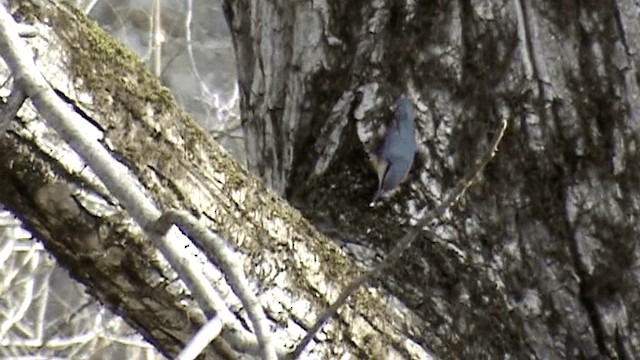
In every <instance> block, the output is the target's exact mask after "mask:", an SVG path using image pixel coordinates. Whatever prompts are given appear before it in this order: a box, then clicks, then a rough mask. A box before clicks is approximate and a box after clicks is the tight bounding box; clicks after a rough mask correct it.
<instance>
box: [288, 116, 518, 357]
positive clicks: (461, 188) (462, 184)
mask: <svg viewBox="0 0 640 360" xmlns="http://www.w3.org/2000/svg"><path fill="white" fill-rule="evenodd" d="M506 129H507V120H502V124H501V126H500V129H499V130H498V131H497V132H496V135H495V136H494V138H493V140H492V143H491V148H490V149H489V150H488V151H487V152H486V153H485V154H484V156H482V158H480V161H478V163H477V164H476V165H475V166H474V167H473V169H471V171H469V172H468V173H467V175H466V176H465V177H464V178H462V179H461V180H460V181H459V182H458V183H457V185H456V187H455V188H453V190H452V191H451V192H450V195H449V196H448V197H447V198H446V199H445V200H444V201H443V202H442V204H440V205H439V206H438V207H436V208H435V209H433V210H431V211H430V212H428V213H427V214H426V215H424V216H423V217H422V219H420V220H419V221H418V223H417V224H416V225H415V226H413V227H412V228H411V229H409V230H408V231H407V233H406V234H405V235H404V236H403V237H402V239H401V240H400V242H399V243H398V244H397V245H396V247H395V248H394V249H393V250H392V251H391V253H389V255H388V256H387V257H386V258H385V259H384V260H382V261H381V262H380V263H379V264H378V265H377V266H376V267H375V268H373V269H372V270H371V271H369V272H367V273H365V274H362V275H361V276H360V277H358V278H356V279H355V280H352V281H351V282H350V283H349V284H348V285H347V286H346V287H345V288H344V289H343V290H342V292H341V293H340V295H339V296H338V299H336V301H334V303H333V304H331V306H329V307H328V308H327V309H326V310H325V311H324V312H323V313H322V315H320V317H319V318H318V320H316V322H315V324H313V326H312V327H311V328H310V329H309V331H307V334H306V335H305V337H304V338H303V339H302V340H301V341H300V344H299V345H298V347H297V348H296V349H295V350H294V351H293V352H292V353H291V357H290V358H291V359H297V358H298V357H299V356H300V355H301V354H302V352H303V351H304V349H305V347H306V346H307V345H308V344H309V343H310V342H311V339H313V337H314V336H315V334H316V333H317V332H318V331H319V330H320V328H322V327H323V326H324V324H325V323H326V322H327V320H329V319H330V318H331V317H332V316H333V315H334V314H335V313H336V311H338V309H339V308H340V307H341V306H342V305H343V304H344V303H345V302H346V301H347V299H348V298H349V296H351V295H352V294H353V293H354V292H355V291H356V290H357V289H358V288H359V287H360V286H362V285H363V284H365V283H367V282H368V281H370V280H372V279H374V278H376V277H377V276H378V274H380V272H381V271H382V270H384V269H386V268H387V267H389V266H390V265H392V264H393V263H395V262H396V261H397V260H398V259H399V258H400V256H402V253H403V252H404V251H405V250H406V249H408V248H409V247H410V246H411V243H412V242H413V240H415V238H416V236H417V235H418V233H419V232H420V231H422V228H423V227H425V226H426V225H428V224H429V223H430V222H431V221H433V220H434V219H436V218H438V217H440V216H442V215H443V214H444V213H445V212H446V211H447V209H449V207H451V205H453V203H455V202H456V201H458V199H459V198H460V197H461V196H462V195H463V194H464V192H465V191H466V190H467V189H468V188H469V187H470V186H471V185H472V184H473V181H474V179H475V178H476V177H477V176H478V175H479V174H480V172H481V171H482V169H484V167H485V166H486V165H487V164H488V163H489V161H490V160H491V159H492V158H493V157H494V156H495V153H496V151H497V150H498V145H499V144H500V141H501V140H502V137H503V136H504V132H505V130H506Z"/></svg>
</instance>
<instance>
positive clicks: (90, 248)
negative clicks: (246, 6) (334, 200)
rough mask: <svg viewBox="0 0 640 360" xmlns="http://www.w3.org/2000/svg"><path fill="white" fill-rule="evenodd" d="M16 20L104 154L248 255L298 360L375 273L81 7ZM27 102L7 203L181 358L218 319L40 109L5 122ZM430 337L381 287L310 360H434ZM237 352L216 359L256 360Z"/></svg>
mask: <svg viewBox="0 0 640 360" xmlns="http://www.w3.org/2000/svg"><path fill="white" fill-rule="evenodd" d="M9 9H10V10H11V12H12V14H13V16H14V18H15V19H16V20H18V21H19V22H21V23H25V24H31V25H33V28H34V29H35V34H36V35H35V36H34V37H32V38H27V39H24V40H25V41H27V42H28V46H29V47H30V50H32V51H33V54H34V59H35V61H36V65H37V66H38V67H39V69H40V71H41V72H42V74H43V76H44V77H45V78H46V79H47V81H49V83H50V84H51V86H52V87H53V88H55V89H56V90H57V91H58V93H59V94H60V96H61V98H63V99H65V100H66V101H68V103H69V108H70V109H71V110H73V111H76V112H78V113H79V114H81V115H82V117H83V118H85V119H86V120H87V122H88V123H90V124H91V125H92V126H93V128H95V129H97V131H100V132H101V136H103V137H104V138H103V140H102V144H103V145H104V146H105V147H107V148H108V149H109V150H110V151H111V152H112V153H113V155H114V156H115V157H116V158H117V159H119V160H120V161H121V162H122V163H123V164H126V165H127V166H128V168H129V169H130V171H131V172H132V173H133V174H135V175H136V176H137V178H138V179H139V180H140V182H141V183H142V185H143V186H144V191H145V192H146V193H147V194H149V196H150V197H151V198H153V200H154V202H155V203H156V204H157V205H158V206H159V207H160V208H162V209H177V210H187V211H189V212H190V213H192V214H194V216H197V217H198V218H200V220H201V221H202V222H203V223H204V224H206V225H207V227H208V228H209V229H211V230H213V231H215V232H216V233H218V234H219V235H221V236H222V237H224V238H225V239H226V240H228V241H229V242H230V243H231V244H232V245H233V246H234V249H235V251H236V252H237V254H238V259H237V261H238V262H239V263H241V264H242V265H243V267H244V269H245V271H246V273H247V275H248V277H249V278H250V279H251V280H252V283H253V285H254V287H255V289H256V292H257V293H258V295H259V298H260V302H261V304H262V305H263V306H264V307H265V310H266V311H267V313H268V316H269V318H270V320H271V324H270V325H271V327H272V329H274V330H277V335H274V341H277V343H278V345H279V346H288V347H289V348H292V347H293V346H294V345H295V344H296V342H297V341H298V340H299V339H300V338H301V337H302V336H303V335H304V329H305V328H306V327H308V326H310V325H311V324H312V322H313V320H314V319H315V317H316V316H317V314H319V313H320V312H321V311H322V310H323V309H324V308H325V307H326V306H327V305H328V304H329V303H330V302H331V301H333V300H334V299H335V298H336V296H337V295H338V293H339V291H340V289H342V288H343V287H344V286H345V284H346V282H347V281H349V280H350V279H353V278H355V277H356V276H358V275H359V274H361V273H362V271H363V270H364V267H363V266H362V265H361V264H359V263H357V262H354V261H353V260H352V259H350V258H349V257H347V256H346V255H345V253H344V251H342V250H341V249H340V248H339V247H338V246H336V244H335V243H334V242H333V241H331V240H330V239H328V238H326V237H325V236H323V235H322V234H320V233H319V232H318V231H317V230H315V228H314V227H313V226H312V225H311V224H310V223H309V222H308V221H307V220H306V219H305V218H304V217H303V216H302V215H301V214H300V213H299V212H298V211H297V210H295V209H293V208H291V207H290V206H289V205H288V204H287V203H286V202H285V201H283V200H282V199H280V198H279V197H278V196H276V195H275V193H274V192H273V191H271V190H269V189H268V188H267V187H266V186H265V185H264V183H263V182H262V181H260V180H259V179H258V178H257V177H255V176H253V175H251V174H249V173H248V172H247V171H246V170H244V169H243V168H242V167H240V166H239V165H238V164H237V163H236V162H235V161H233V159H231V158H230V157H229V156H228V155H227V154H226V153H225V152H224V151H223V150H222V149H221V148H220V147H219V146H218V145H217V144H215V143H213V142H212V141H211V139H210V137H209V136H208V135H207V134H206V133H205V132H204V131H202V130H201V129H200V128H199V127H198V125H197V124H196V123H195V121H193V120H192V119H191V118H190V117H189V116H187V115H186V114H185V113H184V112H182V110H181V109H180V108H179V107H178V106H177V105H176V104H175V101H174V99H173V98H172V97H171V95H170V94H169V93H168V91H167V90H166V89H165V88H163V87H161V86H160V85H159V83H158V82H157V81H156V80H155V79H154V78H153V77H152V76H150V75H149V74H148V73H147V72H146V70H145V69H144V66H143V65H142V64H141V63H140V62H139V61H138V59H137V58H136V57H135V56H134V55H132V54H131V53H130V52H128V51H127V50H125V49H124V48H122V46H121V45H120V44H118V43H117V42H115V41H114V40H113V39H111V38H110V37H109V36H108V35H107V34H105V33H104V32H103V31H101V30H100V29H99V28H97V26H96V25H95V24H94V23H93V22H92V21H89V20H87V19H86V18H85V16H84V15H83V14H82V13H81V12H79V11H78V10H77V9H75V8H74V6H73V5H71V4H69V3H65V2H57V1H47V0H45V1H41V0H38V1H26V0H25V1H14V2H12V3H11V4H10V6H9ZM0 75H1V78H2V79H3V80H2V82H3V84H5V85H3V87H2V89H1V90H2V94H3V96H6V95H5V94H8V93H9V92H10V91H9V90H10V89H7V88H6V87H5V86H6V84H9V83H11V81H10V79H11V74H10V73H9V71H8V69H7V67H5V65H4V63H3V64H2V67H0ZM13 80H18V82H17V85H18V86H19V79H13ZM15 95H16V91H13V92H12V93H11V95H10V96H9V98H8V99H4V98H3V101H2V102H1V103H0V112H1V113H2V115H3V119H2V121H3V123H2V125H3V129H5V128H6V129H7V131H5V132H3V133H2V134H1V135H0V202H1V203H2V204H3V205H5V206H7V207H8V208H9V209H10V210H11V211H12V212H13V213H14V214H15V215H16V216H18V217H19V218H20V219H21V220H22V221H23V223H24V224H25V226H26V227H27V228H28V229H30V230H31V231H32V233H33V234H34V235H35V236H36V237H37V238H38V239H39V240H40V241H42V242H43V244H44V245H45V246H46V248H47V249H48V251H50V252H51V254H53V255H54V256H55V257H56V259H57V260H58V261H59V263H60V264H61V265H63V266H64V267H65V268H67V269H68V270H69V273H70V274H71V276H72V277H74V278H75V279H77V280H78V281H80V282H82V283H83V284H85V285H86V286H87V291H88V292H90V293H91V294H92V295H93V296H94V297H96V298H97V299H98V300H100V301H101V302H103V303H104V304H105V305H107V306H109V307H110V308H111V309H112V310H114V311H115V312H117V313H118V314H120V315H122V316H123V317H124V318H125V319H126V320H127V321H128V322H129V323H130V324H131V325H133V326H134V327H135V328H136V329H138V330H139V331H140V332H141V333H142V334H143V335H144V336H145V338H146V339H147V340H149V341H150V342H151V343H152V344H153V345H154V346H156V347H157V348H158V349H159V350H160V351H162V352H163V353H164V354H165V355H167V356H168V357H169V358H173V357H175V355H176V354H177V353H178V352H179V351H180V349H181V348H182V347H183V346H184V344H185V343H186V342H187V341H188V340H189V339H190V338H191V336H192V335H193V334H194V332H195V331H196V330H197V329H198V328H199V327H200V326H201V325H202V324H203V323H204V322H205V321H206V318H207V317H211V316H213V315H214V314H213V313H211V311H206V310H203V309H202V308H200V307H198V306H196V305H195V304H194V301H193V299H191V298H190V296H189V295H188V294H185V292H184V291H183V288H182V287H181V286H179V282H178V280H177V279H176V278H175V275H174V273H173V272H171V271H170V269H168V268H167V266H166V263H165V262H163V261H162V259H160V258H159V256H158V252H157V249H156V248H155V247H154V245H153V244H152V243H151V242H150V241H149V239H148V238H147V237H146V236H145V234H144V233H143V232H142V231H141V229H140V228H139V227H137V226H136V225H135V224H134V223H132V221H131V219H130V217H129V214H128V213H127V211H126V210H125V209H122V208H120V207H117V204H118V200H117V199H115V198H114V197H113V196H112V195H111V194H109V193H108V191H106V189H105V188H104V186H102V185H101V184H100V183H99V182H98V181H95V179H90V178H91V176H90V169H89V168H87V167H86V166H83V165H82V164H81V163H80V164H78V161H77V159H74V157H73V156H71V155H69V153H68V149H66V148H65V144H64V143H62V142H61V141H60V138H59V136H58V134H56V133H55V132H54V131H52V130H50V129H48V128H47V124H46V119H41V117H40V116H39V114H38V113H37V112H35V111H34V109H33V107H31V106H29V103H28V101H27V103H26V104H25V105H24V106H23V108H22V109H21V110H20V112H18V113H17V114H11V115H12V118H11V119H5V116H6V115H7V112H6V111H5V110H6V108H7V104H9V103H10V102H11V100H12V98H11V96H15ZM14 115H15V116H14ZM7 120H11V122H9V123H4V121H7ZM95 129H94V130H95ZM88 135H89V134H88ZM65 149H66V150H65ZM61 154H65V155H64V156H62V155H61ZM87 179H90V180H87ZM96 204H98V205H96ZM107 206H109V207H110V210H109V211H108V212H107V211H104V209H102V208H104V207H107ZM114 207H115V210H114V209H113V208H114ZM188 251H190V250H189V249H185V252H188ZM234 310H236V311H237V312H238V313H240V314H241V313H242V311H240V309H234ZM238 316H242V315H238ZM245 321H246V320H245ZM422 326H423V325H422V320H420V319H419V317H418V316H416V315H415V314H414V312H413V311H412V310H410V309H407V308H405V307H404V305H403V304H402V303H401V302H399V301H398V300H397V299H396V298H395V297H394V296H392V295H391V294H390V293H389V292H388V291H387V290H385V289H382V288H377V287H372V288H370V289H368V290H367V291H359V292H358V293H356V294H355V295H354V296H352V299H351V301H350V303H349V304H347V305H345V306H343V308H342V309H341V311H340V313H339V314H338V316H337V318H336V319H334V320H333V321H332V322H331V323H330V325H329V326H326V327H325V328H324V329H323V331H322V332H321V333H320V334H318V336H317V338H316V340H317V342H316V344H315V345H314V346H313V347H312V350H313V353H311V354H307V355H308V356H310V358H334V357H342V356H352V357H357V358H414V359H418V358H424V357H425V356H427V354H428V353H429V352H430V349H429V347H428V346H427V343H424V340H423V339H424V337H423V336H422V335H421V331H422V330H421V328H422ZM224 331H225V330H224V329H223V333H224ZM223 339H224V336H221V337H220V338H218V339H217V341H216V342H215V343H214V346H213V347H211V348H210V349H208V352H207V354H205V356H206V358H230V359H238V358H247V357H248V355H246V354H242V353H238V352H237V351H234V349H231V348H230V346H229V344H228V343H225V341H224V340H223Z"/></svg>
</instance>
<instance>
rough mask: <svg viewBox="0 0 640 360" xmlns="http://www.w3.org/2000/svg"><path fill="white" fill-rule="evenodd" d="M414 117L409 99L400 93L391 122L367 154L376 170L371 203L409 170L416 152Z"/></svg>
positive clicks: (391, 187) (393, 185)
mask: <svg viewBox="0 0 640 360" xmlns="http://www.w3.org/2000/svg"><path fill="white" fill-rule="evenodd" d="M414 119H415V114H414V111H413V104H412V103H411V100H409V99H408V98H407V97H406V96H404V95H402V96H400V99H398V103H397V105H396V112H395V118H394V119H393V122H391V124H389V127H388V128H387V130H386V131H385V133H384V137H383V138H382V139H381V141H380V142H379V144H378V146H377V148H376V149H375V151H374V152H373V153H372V154H370V160H371V162H372V163H373V166H374V168H375V169H376V171H377V172H378V191H376V194H375V196H374V197H373V200H372V201H371V203H372V204H373V203H375V202H376V201H377V200H378V199H380V198H381V197H382V196H383V195H384V194H386V193H387V192H388V191H390V190H392V189H393V188H395V187H396V186H398V184H400V183H401V182H402V180H404V178H405V177H406V176H407V174H408V173H409V170H410V169H411V164H412V163H413V157H414V155H415V153H416V137H415V125H414Z"/></svg>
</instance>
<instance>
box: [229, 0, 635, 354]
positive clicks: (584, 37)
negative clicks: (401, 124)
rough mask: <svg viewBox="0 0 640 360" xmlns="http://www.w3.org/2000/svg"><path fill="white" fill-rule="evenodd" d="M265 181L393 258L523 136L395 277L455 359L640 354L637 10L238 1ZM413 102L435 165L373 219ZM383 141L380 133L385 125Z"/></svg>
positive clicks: (427, 157) (425, 162)
mask: <svg viewBox="0 0 640 360" xmlns="http://www.w3.org/2000/svg"><path fill="white" fill-rule="evenodd" d="M225 11H226V16H227V18H228V21H229V24H230V27H231V31H232V35H233V40H234V46H235V49H236V55H237V61H238V73H239V84H240V88H241V95H242V99H241V101H242V105H241V108H242V121H243V126H244V129H245V133H246V134H247V141H248V144H247V149H248V154H247V158H248V159H249V165H250V167H251V169H252V170H253V171H255V172H257V173H259V174H260V175H261V176H263V178H265V179H266V181H267V182H268V183H269V184H271V185H273V186H274V188H276V189H278V190H279V191H280V192H281V193H286V194H287V195H288V197H289V198H290V200H291V201H293V202H294V203H295V204H296V205H297V207H298V208H299V209H300V210H301V211H302V212H303V214H304V215H305V216H306V217H307V218H309V219H312V221H313V222H314V223H315V224H316V225H317V226H318V227H319V228H320V229H321V230H322V231H323V232H325V233H326V234H328V235H330V236H331V237H333V238H334V239H335V240H338V241H347V242H350V243H357V244H358V245H365V246H367V247H372V248H373V249H374V252H376V253H379V254H382V255H384V254H385V253H386V251H388V249H389V248H390V247H391V246H393V244H394V239H397V238H398V236H399V235H400V234H402V233H403V230H404V228H405V227H406V225H405V223H404V222H403V221H402V220H401V219H403V218H405V217H407V214H413V213H415V209H416V208H419V207H421V206H424V205H427V206H430V207H432V206H433V204H436V203H438V202H439V201H440V200H441V199H442V198H443V197H444V194H445V193H446V191H447V189H449V188H451V186H452V185H453V183H454V182H455V181H456V180H457V179H458V178H460V177H461V176H462V174H464V173H465V171H466V169H468V168H469V167H470V166H471V164H473V162H474V161H475V159H477V158H478V156H479V155H478V154H479V153H481V152H482V151H483V150H484V149H485V148H486V145H487V141H488V139H490V138H491V135H492V134H493V132H494V131H495V128H496V127H497V124H498V123H499V120H500V119H503V118H507V119H508V120H509V130H508V133H507V135H506V137H505V139H504V141H503V144H502V145H501V148H500V153H499V154H498V156H497V157H496V159H494V162H493V163H492V164H490V165H489V167H488V168H487V169H486V171H485V173H484V176H483V178H482V179H481V180H480V181H479V182H478V185H476V186H475V187H474V188H473V190H472V191H471V193H470V194H468V195H467V197H466V198H464V199H463V201H462V203H461V206H460V207H459V208H457V209H454V210H453V211H451V213H450V214H449V216H448V217H447V218H445V219H443V220H442V222H441V223H439V224H437V225H435V231H436V233H438V234H439V239H428V238H424V239H423V241H421V242H420V243H418V244H416V245H415V246H414V248H413V249H412V251H410V254H407V255H406V256H405V257H404V258H403V263H402V264H399V265H398V266H397V267H396V268H394V269H393V270H392V271H390V272H388V273H387V274H386V276H385V277H384V279H383V281H382V282H383V283H384V288H386V289H389V290H391V292H392V293H393V294H395V295H397V296H398V297H399V298H400V299H401V300H402V301H403V302H404V304H406V305H407V306H408V307H409V308H410V309H411V310H413V311H415V312H416V313H418V314H419V316H420V318H421V323H420V326H419V327H418V328H417V329H413V330H412V331H410V332H409V336H410V337H411V338H412V339H415V340H416V341H417V342H418V343H420V344H422V345H423V346H425V347H428V348H431V349H434V350H435V352H436V354H438V355H439V356H441V357H443V358H457V359H460V358H463V359H464V358H503V357H507V356H508V357H513V358H543V359H547V358H616V359H631V358H634V357H637V356H638V354H640V340H639V339H640V316H639V315H638V314H640V292H639V291H638V289H640V286H639V285H640V273H639V272H638V266H639V264H640V246H638V241H637V239H638V237H639V235H640V227H639V225H638V224H639V222H638V218H639V215H640V205H639V204H640V201H639V199H640V194H639V191H638V186H637V184H638V183H639V180H640V176H639V174H640V167H639V165H638V164H639V162H638V160H639V159H638V157H639V155H638V151H637V147H638V141H639V137H640V127H639V126H638V124H639V123H640V113H639V111H638V110H639V109H638V106H639V105H638V101H637V99H638V98H639V96H640V91H639V88H638V79H639V76H638V61H639V59H640V57H639V56H640V55H639V52H638V51H639V50H640V49H639V48H638V39H640V24H639V23H638V21H637V13H638V11H640V9H639V6H638V4H637V3H634V2H630V1H626V0H618V1H607V2H602V1H578V2H568V1H555V2H554V1H543V0H517V1H509V2H506V1H453V2H452V1H422V2H419V1H417V2H398V1H376V2H369V1H362V2H353V1H348V2H347V1H314V2H295V3H294V4H291V3H290V2H287V1H251V0H226V1H225ZM402 92H408V93H409V94H410V95H411V97H412V98H413V99H415V100H416V102H417V103H418V110H419V112H418V118H419V119H418V123H417V127H418V131H419V133H420V141H419V143H420V145H419V147H420V149H421V156H420V161H418V162H417V165H416V166H414V169H413V171H412V173H411V175H410V179H409V180H410V181H409V183H408V184H406V185H404V186H403V187H402V189H401V190H400V191H399V193H398V194H397V196H395V197H393V198H391V199H390V200H389V201H388V202H387V204H393V205H385V206H382V207H378V208H375V209H370V208H369V207H367V206H366V204H367V203H368V202H369V200H370V198H371V196H372V194H373V193H374V189H375V181H376V179H375V175H374V173H373V172H372V171H371V170H370V169H369V167H368V164H367V163H366V160H365V159H366V151H367V148H368V146H369V142H370V141H371V139H372V138H374V137H375V135H374V134H376V133H379V131H378V129H379V128H381V127H382V124H384V121H386V120H387V119H388V118H389V117H390V109H389V107H388V106H387V105H388V104H391V103H392V102H393V101H394V100H395V99H396V98H397V96H398V95H399V94H400V93H402ZM372 129H375V130H372Z"/></svg>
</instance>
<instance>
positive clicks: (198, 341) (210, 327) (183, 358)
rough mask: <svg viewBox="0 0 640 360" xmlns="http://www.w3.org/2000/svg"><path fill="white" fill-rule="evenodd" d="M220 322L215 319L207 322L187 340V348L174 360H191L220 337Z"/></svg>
mask: <svg viewBox="0 0 640 360" xmlns="http://www.w3.org/2000/svg"><path fill="white" fill-rule="evenodd" d="M221 331H222V322H220V319H219V318H217V317H214V318H212V319H211V320H209V321H207V323H206V324H204V325H203V326H202V327H201V328H200V330H198V332H197V333H196V334H195V335H194V336H193V337H192V338H191V340H189V343H188V344H187V346H185V347H184V349H182V351H181V352H180V354H179V355H178V357H176V360H193V359H195V358H196V357H198V355H200V353H201V352H202V350H204V349H205V348H206V347H207V345H209V343H210V342H212V341H213V340H214V339H215V338H217V337H218V335H220V332H221Z"/></svg>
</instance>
